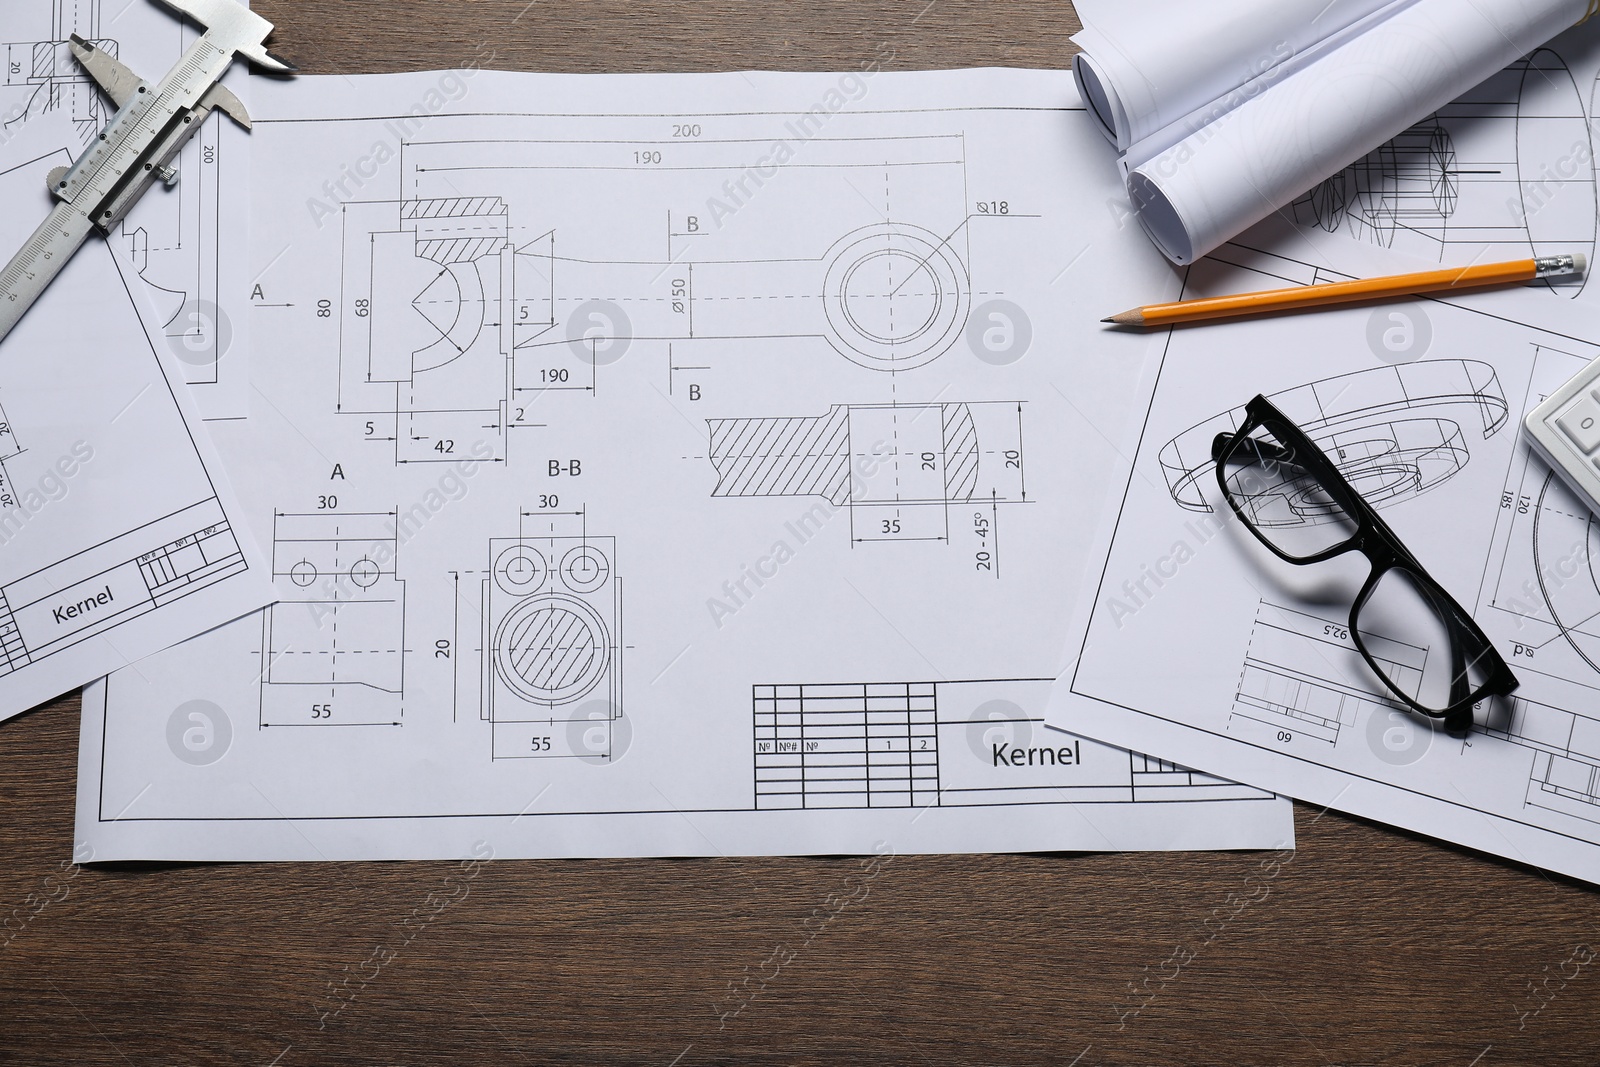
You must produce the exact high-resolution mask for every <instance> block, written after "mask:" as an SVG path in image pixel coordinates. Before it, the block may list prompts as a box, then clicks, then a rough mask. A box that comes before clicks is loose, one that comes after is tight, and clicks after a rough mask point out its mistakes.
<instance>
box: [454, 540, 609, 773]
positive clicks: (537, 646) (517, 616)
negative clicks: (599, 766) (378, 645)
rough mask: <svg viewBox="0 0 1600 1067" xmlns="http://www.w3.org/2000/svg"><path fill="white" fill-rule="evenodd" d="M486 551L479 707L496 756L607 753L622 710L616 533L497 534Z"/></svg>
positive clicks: (599, 757)
mask: <svg viewBox="0 0 1600 1067" xmlns="http://www.w3.org/2000/svg"><path fill="white" fill-rule="evenodd" d="M489 557H490V558H489V562H490V571H489V577H488V578H486V579H485V580H484V581H483V584H482V588H483V612H482V616H483V624H482V625H483V630H482V640H483V650H484V651H483V673H482V684H483V690H482V692H483V703H482V706H481V710H480V714H481V716H482V717H483V718H484V719H487V720H489V721H490V722H491V723H493V735H494V741H493V752H494V758H495V759H517V758H553V757H583V758H588V759H591V760H604V759H609V758H610V755H611V751H612V747H611V746H612V741H613V735H614V731H615V730H616V728H617V723H618V721H619V720H620V719H621V717H622V645H621V641H620V635H621V617H622V579H621V577H620V576H619V575H618V574H617V570H616V560H617V543H616V539H615V538H613V537H592V536H588V535H586V534H585V535H580V536H572V537H566V536H549V537H530V536H523V537H515V538H496V539H493V540H491V541H490V542H489ZM557 723H560V724H563V725H562V727H561V728H560V729H554V728H553V727H554V725H555V724H557ZM590 735H596V736H590Z"/></svg>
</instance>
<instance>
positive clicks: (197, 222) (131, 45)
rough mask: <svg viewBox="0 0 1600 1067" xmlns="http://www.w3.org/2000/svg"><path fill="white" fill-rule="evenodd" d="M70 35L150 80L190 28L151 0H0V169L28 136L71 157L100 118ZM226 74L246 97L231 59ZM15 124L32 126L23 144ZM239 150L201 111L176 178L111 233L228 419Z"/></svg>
mask: <svg viewBox="0 0 1600 1067" xmlns="http://www.w3.org/2000/svg"><path fill="white" fill-rule="evenodd" d="M247 6H248V5H247ZM73 34H77V35H78V36H80V37H82V38H84V39H85V40H87V41H90V42H91V43H93V44H95V45H96V46H98V47H99V48H101V49H103V50H104V51H106V52H107V53H109V54H111V55H113V56H115V57H117V58H118V59H120V60H121V61H122V62H123V63H126V64H128V65H129V66H130V67H131V68H132V69H133V70H134V72H135V73H137V74H138V75H140V76H141V77H143V78H145V79H147V80H149V81H151V82H155V81H158V80H160V78H161V77H162V76H163V75H165V74H166V73H167V71H168V70H170V69H171V68H172V67H173V66H174V65H175V64H176V63H177V61H178V59H179V57H181V56H182V54H183V51H184V49H186V48H187V47H188V46H189V45H191V44H193V43H194V41H195V40H196V39H198V37H199V34H200V30H199V28H198V27H196V26H193V25H191V24H188V23H185V22H184V21H183V20H182V18H181V17H179V15H178V14H177V13H176V12H174V11H173V10H172V9H170V8H168V7H166V6H165V5H163V4H160V3H158V2H157V0H6V4H5V5H4V7H3V9H0V173H3V172H5V171H8V170H10V169H11V168H13V167H15V166H18V165H21V164H24V163H27V162H29V161H30V160H31V159H33V158H34V156H35V155H36V154H37V150H38V146H40V145H44V146H47V147H48V148H49V149H50V150H52V151H53V150H57V149H59V150H63V151H65V152H66V153H67V154H68V155H69V156H71V157H72V158H76V157H77V156H78V155H80V154H81V153H82V152H83V150H84V148H85V147H86V146H87V145H88V144H90V143H91V142H93V140H94V139H95V137H97V136H99V134H100V131H101V130H102V129H104V127H105V125H106V123H107V122H108V121H110V119H111V115H112V113H113V111H114V108H113V107H112V106H111V104H110V102H109V101H108V100H106V99H105V97H104V96H102V95H101V93H100V91H99V89H97V88H96V87H95V85H94V83H93V82H92V81H91V80H90V79H89V77H88V75H87V74H85V73H84V71H83V70H82V68H81V67H79V66H78V63H77V61H76V60H75V59H73V57H72V53H71V52H70V51H69V50H68V47H67V43H68V41H69V40H70V39H71V37H72V35H73ZM226 83H227V85H228V87H229V88H230V89H232V90H233V91H234V92H235V94H236V95H238V96H239V98H240V99H241V100H242V101H244V103H245V104H246V105H247V106H248V104H249V102H250V98H249V94H248V89H249V85H250V79H249V78H248V77H246V76H245V71H244V69H243V66H242V64H240V65H237V66H236V67H235V69H234V70H232V71H230V72H229V75H228V77H227V79H226ZM24 129H27V130H29V131H30V132H31V133H32V134H33V137H30V138H29V139H27V140H26V141H24V140H23V139H22V138H21V133H22V131H23V130H24ZM29 145H32V146H34V147H33V148H29V147H28V146H29ZM248 152H249V135H248V134H247V133H246V132H245V131H244V130H242V129H240V128H238V127H237V126H236V125H235V124H234V123H233V121H232V120H231V119H229V118H227V117H226V116H224V115H221V114H218V115H217V116H215V117H213V118H212V119H210V120H209V121H208V122H206V124H205V126H204V127H203V128H202V129H201V130H200V132H199V133H197V134H195V136H194V138H193V139H192V140H191V141H190V142H189V143H188V144H187V145H185V146H184V149H183V152H182V153H181V154H180V155H179V157H178V161H177V164H176V166H177V170H178V175H179V177H178V182H177V184H176V185H175V186H172V187H170V188H168V187H164V186H159V185H158V186H156V187H155V188H153V189H151V190H150V191H149V192H148V193H146V194H145V196H144V197H143V199H141V200H140V202H139V203H138V204H137V205H136V206H135V207H134V210H133V211H132V213H130V215H129V216H128V218H127V219H125V220H124V221H123V222H122V224H121V225H120V226H119V227H118V230H117V232H116V233H115V234H114V235H113V236H112V245H113V247H115V248H116V249H117V250H118V251H119V253H120V254H121V255H122V256H123V257H124V258H123V263H124V265H125V266H126V267H128V268H130V271H131V273H132V274H133V275H136V276H137V277H138V278H139V279H140V281H141V287H142V290H143V292H142V298H147V299H148V300H149V301H150V306H151V308H152V310H153V314H154V317H155V319H156V320H157V322H158V323H159V325H160V327H161V333H160V336H161V337H162V340H163V343H164V344H165V346H166V347H167V349H168V350H169V351H171V352H172V353H173V355H175V356H176V357H177V367H178V369H179V370H181V371H182V373H183V378H184V380H185V381H186V382H188V383H189V385H190V387H191V389H192V391H193V393H194V396H195V399H196V401H197V402H198V404H199V406H200V411H201V414H202V415H204V416H205V417H206V418H233V417H239V416H242V415H244V414H245V413H246V412H247V410H248V406H249V393H248V389H249V379H248V376H247V375H246V374H245V373H244V372H245V368H244V362H243V361H244V357H245V352H246V349H247V348H248V344H247V342H246V339H245V337H244V330H245V329H246V328H247V326H248V316H247V315H245V314H243V308H244V302H245V298H246V297H247V295H248V293H249V291H250V284H249V283H250V279H249V277H248V276H247V275H246V274H245V268H246V267H247V266H248V264H247V257H246V254H245V248H246V246H247V244H248V241H249V216H248V208H249V203H248V194H247V190H248V188H249V180H250V178H249V156H248Z"/></svg>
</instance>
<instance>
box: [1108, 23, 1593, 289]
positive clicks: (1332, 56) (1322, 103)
mask: <svg viewBox="0 0 1600 1067" xmlns="http://www.w3.org/2000/svg"><path fill="white" fill-rule="evenodd" d="M1260 6H1262V7H1265V6H1267V5H1260ZM1589 12H1590V5H1589V4H1588V3H1586V0H1536V2H1531V3H1524V2H1519V0H1496V2H1494V3H1474V4H1469V5H1465V6H1463V5H1461V4H1460V3H1458V2H1456V0H1410V2H1407V3H1397V4H1393V5H1389V6H1386V7H1384V8H1382V9H1381V10H1378V11H1376V12H1374V13H1372V14H1370V15H1368V17H1367V18H1366V20H1365V21H1363V22H1359V23H1354V24H1351V25H1349V26H1347V27H1346V29H1345V31H1344V32H1342V33H1340V34H1337V35H1335V36H1334V37H1332V38H1330V39H1329V40H1327V41H1326V42H1323V44H1322V45H1320V46H1319V47H1318V48H1316V49H1314V50H1313V52H1311V53H1308V54H1306V55H1304V56H1290V57H1289V58H1285V59H1283V60H1282V61H1281V62H1276V63H1268V62H1267V60H1262V61H1261V63H1258V64H1257V65H1258V67H1259V68H1260V70H1261V73H1260V74H1259V75H1258V76H1257V77H1256V78H1255V80H1254V81H1251V82H1248V83H1246V84H1245V85H1244V86H1242V87H1240V88H1238V89H1235V90H1231V91H1230V95H1228V96H1225V97H1223V98H1221V99H1219V100H1218V101H1217V102H1216V103H1214V104H1210V105H1206V106H1203V107H1200V108H1198V110H1196V111H1194V112H1193V113H1191V115H1190V116H1189V117H1187V118H1184V119H1182V120H1181V121H1177V122H1175V123H1173V122H1171V120H1170V118H1169V116H1168V115H1167V114H1166V113H1165V112H1161V113H1159V114H1157V113H1154V112H1152V115H1153V117H1152V118H1151V119H1150V122H1152V123H1171V124H1169V125H1166V126H1165V127H1164V129H1163V130H1161V131H1160V132H1152V133H1151V134H1149V135H1148V136H1147V137H1146V139H1145V142H1143V143H1141V142H1135V143H1134V144H1131V145H1129V146H1128V147H1127V150H1126V158H1125V164H1126V166H1127V167H1129V168H1131V171H1130V173H1129V174H1128V191H1129V196H1130V198H1131V199H1132V200H1133V202H1134V203H1135V204H1137V205H1139V208H1140V214H1139V218H1140V221H1141V223H1142V224H1143V225H1144V227H1145V230H1146V232H1147V233H1149V235H1150V237H1151V239H1152V240H1153V241H1155V243H1156V245H1157V246H1158V247H1160V248H1161V250H1162V251H1163V252H1165V253H1166V254H1167V256H1168V257H1170V258H1171V259H1172V260H1173V261H1174V262H1176V263H1191V262H1193V261H1194V260H1195V259H1197V258H1199V257H1200V256H1203V255H1205V254H1206V253H1207V252H1209V251H1211V250H1212V249H1214V248H1216V247H1217V246H1218V245H1220V244H1222V243H1223V242H1224V241H1227V240H1229V239H1231V238H1232V237H1235V236H1237V235H1238V234H1239V233H1241V232H1243V231H1244V230H1245V229H1246V228H1248V227H1249V226H1251V225H1253V224H1254V223H1256V222H1259V221H1260V220H1261V219H1263V218H1266V217H1267V216H1268V215H1270V214H1272V213H1273V212H1274V211H1277V210H1278V209H1280V208H1282V207H1284V206H1286V205H1288V204H1289V203H1290V202H1291V201H1293V200H1294V199H1295V198H1296V197H1298V196H1300V195H1302V194H1303V193H1305V191H1306V190H1308V189H1310V188H1312V187H1313V186H1315V185H1317V184H1318V183H1319V182H1321V181H1323V180H1324V179H1326V178H1327V177H1329V176H1330V175H1331V174H1334V173H1336V172H1337V171H1338V170H1339V169H1340V168H1342V167H1345V166H1348V165H1350V164H1351V163H1353V162H1354V161H1356V160H1359V159H1361V157H1363V156H1365V155H1366V154H1367V153H1368V152H1370V151H1372V150H1373V149H1375V148H1377V147H1378V146H1379V145H1381V144H1383V143H1384V142H1385V141H1388V140H1389V139H1390V138H1392V137H1395V136H1396V135H1398V134H1400V133H1402V132H1403V131H1404V130H1406V129H1407V128H1408V127H1409V126H1411V125H1412V124H1413V123H1415V122H1417V121H1418V120H1419V119H1421V118H1423V117H1425V116H1427V115H1429V114H1430V113H1432V112H1434V111H1436V110H1437V109H1438V108H1440V107H1443V106H1444V105H1446V104H1447V103H1449V101H1451V100H1453V99H1455V98H1456V97H1458V96H1460V95H1461V94H1463V93H1464V92H1466V91H1467V90H1468V89H1470V88H1471V87H1473V86H1474V85H1477V84H1478V83H1480V82H1481V81H1483V80H1484V79H1485V78H1486V77H1488V76H1490V74H1491V73H1492V72H1494V71H1498V70H1500V69H1501V68H1503V67H1505V66H1507V65H1508V64H1510V63H1511V62H1512V61H1514V60H1515V59H1517V58H1518V57H1519V56H1522V55H1524V54H1526V53H1528V52H1531V51H1533V50H1534V49H1535V48H1537V47H1538V46H1539V45H1541V44H1543V43H1544V42H1546V41H1548V40H1550V39H1551V38H1552V37H1554V36H1556V35H1557V34H1559V33H1561V32H1562V31H1563V30H1565V29H1567V28H1568V27H1570V26H1573V25H1574V24H1576V23H1577V22H1578V21H1579V20H1580V19H1582V18H1584V17H1585V16H1586V15H1587V14H1589ZM1359 13H1360V12H1359V11H1358V10H1356V9H1355V8H1352V9H1351V10H1350V12H1349V14H1352V15H1354V14H1359ZM1202 14H1203V17H1205V18H1207V19H1209V18H1210V12H1209V10H1207V11H1205V12H1203V13H1202V12H1201V9H1195V17H1196V18H1200V17H1202ZM1173 22H1174V24H1175V26H1174V28H1172V29H1170V30H1169V31H1167V32H1165V33H1163V32H1162V31H1159V30H1158V31H1156V36H1155V38H1154V39H1155V40H1156V41H1157V42H1161V41H1164V40H1167V39H1168V38H1169V37H1171V38H1173V39H1177V38H1178V37H1179V32H1178V27H1181V26H1182V25H1183V19H1182V18H1177V17H1175V18H1174V19H1173ZM1256 23H1257V24H1258V25H1259V26H1260V27H1261V29H1262V31H1263V32H1266V33H1267V35H1268V36H1267V40H1268V41H1271V40H1275V38H1273V36H1272V35H1273V34H1275V33H1278V32H1280V27H1279V26H1278V25H1277V20H1276V18H1275V17H1262V18H1258V19H1257V20H1256ZM1123 36H1124V37H1125V36H1127V34H1126V32H1125V33H1124V34H1123ZM1247 40H1251V41H1252V47H1255V46H1256V44H1257V42H1255V41H1254V39H1253V38H1247ZM1285 42H1287V43H1285ZM1090 43H1091V44H1097V42H1095V41H1092V40H1091V41H1090ZM1110 43H1111V42H1105V44H1110ZM1293 43H1294V41H1293V39H1292V37H1286V38H1285V39H1284V42H1278V43H1277V44H1273V45H1262V48H1265V49H1269V50H1267V51H1265V52H1263V54H1264V55H1266V56H1269V57H1271V56H1273V55H1275V54H1278V53H1282V52H1286V51H1289V50H1290V49H1291V48H1292V45H1293ZM1280 46H1281V47H1280ZM1123 47H1124V48H1128V47H1131V46H1129V45H1127V44H1124V45H1123ZM1274 48H1275V49H1277V50H1278V53H1274V52H1272V51H1270V49H1274ZM1169 50H1170V48H1169ZM1258 50H1259V49H1258ZM1247 51H1248V50H1247ZM1106 54H1107V55H1108V56H1115V55H1116V52H1115V50H1114V49H1112V48H1107V50H1106ZM1163 54H1164V53H1160V52H1159V51H1158V52H1157V53H1156V54H1154V55H1153V56H1152V58H1153V59H1159V58H1161V56H1162V55H1163ZM1201 54H1204V53H1201ZM1139 57H1140V53H1138V52H1134V53H1132V56H1131V58H1130V57H1129V56H1126V55H1125V56H1124V57H1122V58H1123V60H1124V62H1127V63H1129V64H1130V65H1131V64H1137V63H1138V62H1139ZM1218 58H1219V62H1223V63H1224V66H1223V67H1222V68H1220V69H1222V70H1224V71H1227V72H1229V77H1228V78H1226V79H1224V80H1231V78H1232V76H1233V74H1232V70H1233V68H1232V66H1229V65H1228V64H1231V63H1233V60H1234V58H1235V57H1233V56H1232V54H1231V51H1229V50H1224V51H1223V52H1222V53H1221V54H1220V55H1219V57H1218ZM1263 63H1266V64H1267V65H1265V66H1262V64H1263ZM1138 69H1142V70H1143V73H1144V75H1145V77H1146V78H1148V79H1151V80H1156V81H1165V80H1166V71H1165V70H1164V69H1163V70H1159V71H1158V70H1154V69H1146V68H1138ZM1198 69H1204V66H1203V64H1202V65H1201V66H1200V68H1198ZM1198 69H1196V70H1190V69H1187V68H1185V67H1183V66H1181V65H1180V66H1179V67H1178V68H1177V70H1176V71H1175V73H1174V75H1173V76H1174V77H1180V76H1181V77H1198V76H1199V75H1198ZM1125 80H1127V81H1130V82H1134V81H1136V79H1132V78H1125ZM1202 84H1204V85H1206V86H1207V87H1208V88H1209V85H1210V83H1209V82H1202ZM1175 95H1176V96H1177V97H1178V98H1179V99H1182V94H1175ZM1185 102H1187V101H1185ZM1147 103H1148V104H1149V105H1150V106H1155V101H1153V100H1152V101H1147Z"/></svg>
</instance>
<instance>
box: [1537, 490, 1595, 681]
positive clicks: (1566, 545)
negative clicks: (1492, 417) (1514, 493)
mask: <svg viewBox="0 0 1600 1067" xmlns="http://www.w3.org/2000/svg"><path fill="white" fill-rule="evenodd" d="M1597 553H1600V520H1597V519H1596V518H1595V516H1594V514H1593V512H1591V511H1590V510H1589V509H1588V507H1587V506H1585V505H1583V504H1581V503H1579V502H1578V500H1577V499H1576V498H1575V497H1574V496H1573V495H1572V491H1571V490H1569V489H1568V488H1567V487H1566V485H1565V484H1564V483H1563V482H1562V481H1561V480H1560V479H1559V478H1557V477H1556V475H1555V473H1554V472H1553V471H1552V472H1551V473H1550V475H1549V476H1548V477H1546V478H1545V480H1544V485H1543V486H1542V487H1541V488H1540V490H1539V499H1538V502H1537V503H1536V504H1535V507H1534V513H1533V570H1534V576H1535V578H1536V579H1537V581H1538V583H1539V594H1540V595H1541V596H1542V597H1544V602H1545V606H1546V607H1548V608H1549V609H1550V619H1551V621H1552V622H1554V623H1555V625H1556V626H1557V627H1558V628H1559V629H1560V630H1561V636H1562V637H1563V638H1564V639H1565V640H1566V642H1567V644H1569V645H1571V646H1572V650H1573V651H1574V652H1576V653H1577V654H1578V656H1579V657H1580V658H1581V659H1582V660H1583V661H1584V662H1585V663H1587V664H1588V665H1589V667H1590V669H1591V670H1593V671H1595V672H1596V673H1600V577H1597V576H1596V575H1595V558H1596V554H1597Z"/></svg>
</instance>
